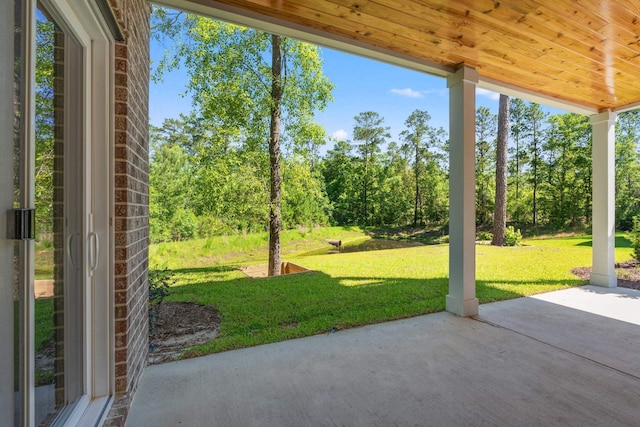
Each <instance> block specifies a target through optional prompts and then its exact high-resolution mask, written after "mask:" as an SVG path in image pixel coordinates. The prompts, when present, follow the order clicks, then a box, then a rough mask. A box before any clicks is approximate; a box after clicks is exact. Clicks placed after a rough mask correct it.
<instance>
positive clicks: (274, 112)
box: [269, 35, 282, 276]
mask: <svg viewBox="0 0 640 427" xmlns="http://www.w3.org/2000/svg"><path fill="white" fill-rule="evenodd" d="M281 41H282V40H281V38H280V36H276V35H272V36H271V49H272V54H271V101H272V104H271V121H270V138H269V163H270V167H271V191H270V195H269V202H270V206H269V276H278V275H279V274H280V264H281V260H280V229H281V226H282V225H281V223H282V216H281V211H280V190H281V186H282V175H281V173H280V119H281V116H282V111H281V104H282V53H281V51H280V44H281Z"/></svg>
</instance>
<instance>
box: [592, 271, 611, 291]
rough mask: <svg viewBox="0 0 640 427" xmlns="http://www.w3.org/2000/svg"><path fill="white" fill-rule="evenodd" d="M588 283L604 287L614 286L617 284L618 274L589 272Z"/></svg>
mask: <svg viewBox="0 0 640 427" xmlns="http://www.w3.org/2000/svg"><path fill="white" fill-rule="evenodd" d="M589 284H591V285H594V286H602V287H604V288H615V287H617V286H618V276H616V275H615V273H614V274H612V275H608V274H598V273H591V277H589Z"/></svg>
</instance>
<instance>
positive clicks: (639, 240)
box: [629, 216, 640, 261]
mask: <svg viewBox="0 0 640 427" xmlns="http://www.w3.org/2000/svg"><path fill="white" fill-rule="evenodd" d="M629 240H631V245H632V246H633V257H634V258H635V259H636V260H638V261H640V217H639V216H634V217H633V227H632V228H631V233H629Z"/></svg>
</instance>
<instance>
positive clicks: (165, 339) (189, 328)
mask: <svg viewBox="0 0 640 427" xmlns="http://www.w3.org/2000/svg"><path fill="white" fill-rule="evenodd" d="M157 310H158V317H157V320H156V325H155V331H153V335H152V336H151V337H150V350H149V363H150V364H158V363H164V362H170V361H173V360H175V359H176V357H177V356H178V355H179V354H180V353H181V352H182V351H183V350H185V349H186V348H187V347H191V346H194V345H198V344H204V343H206V342H209V341H212V340H214V339H215V338H216V337H217V336H218V331H219V328H220V314H219V313H218V310H216V309H215V307H214V306H206V305H200V304H194V303H190V302H163V303H162V304H159V305H158V306H157Z"/></svg>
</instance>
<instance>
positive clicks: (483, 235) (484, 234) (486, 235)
mask: <svg viewBox="0 0 640 427" xmlns="http://www.w3.org/2000/svg"><path fill="white" fill-rule="evenodd" d="M512 228H513V227H512ZM476 240H479V241H481V242H485V241H487V240H488V241H491V240H493V234H492V233H490V232H488V231H479V232H478V235H477V236H476Z"/></svg>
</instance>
